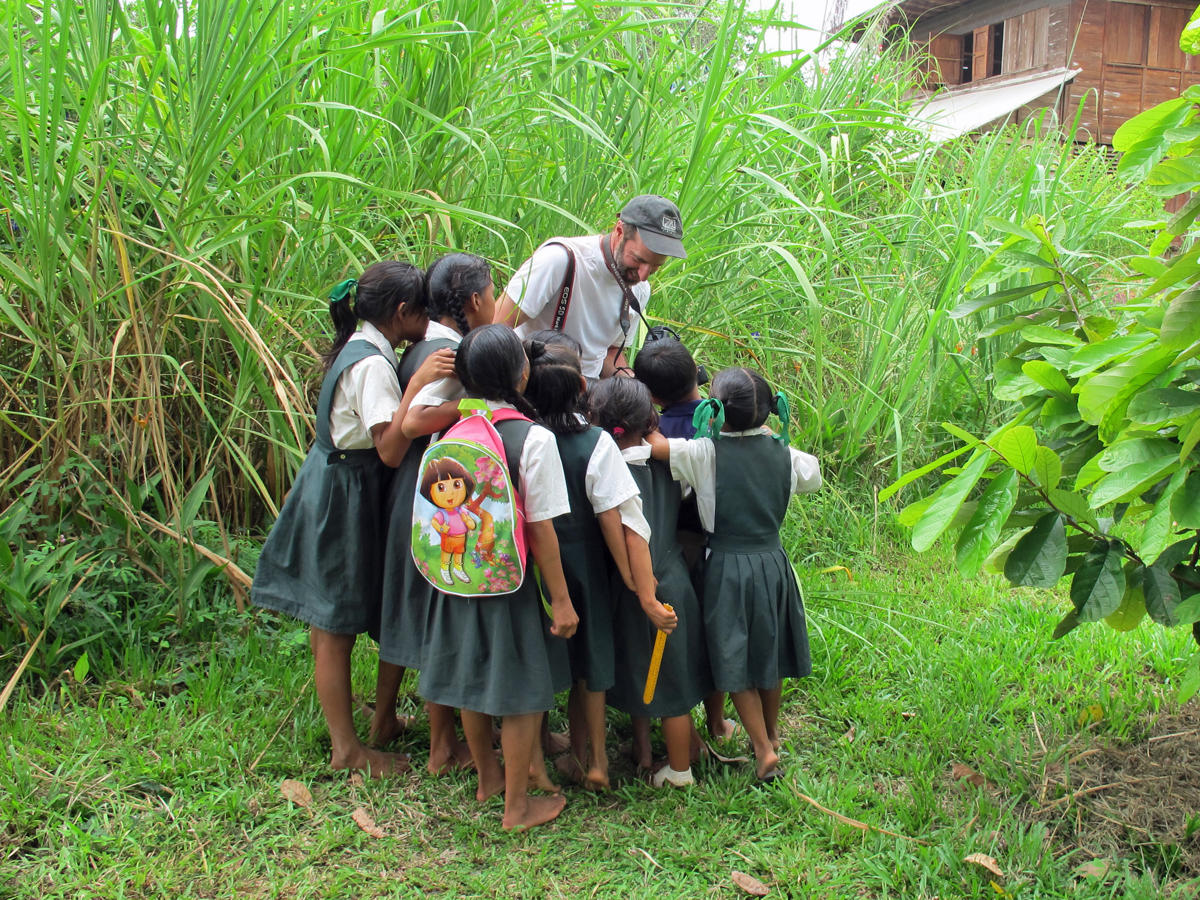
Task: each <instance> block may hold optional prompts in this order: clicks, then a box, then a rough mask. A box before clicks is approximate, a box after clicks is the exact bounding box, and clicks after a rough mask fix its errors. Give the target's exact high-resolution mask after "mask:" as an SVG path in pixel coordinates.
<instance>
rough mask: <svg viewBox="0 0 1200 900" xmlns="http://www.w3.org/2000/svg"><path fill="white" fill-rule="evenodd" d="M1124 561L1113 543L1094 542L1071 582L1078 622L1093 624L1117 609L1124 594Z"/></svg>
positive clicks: (1072, 599)
mask: <svg viewBox="0 0 1200 900" xmlns="http://www.w3.org/2000/svg"><path fill="white" fill-rule="evenodd" d="M1123 563H1124V559H1123V558H1122V556H1121V551H1120V549H1119V546H1118V545H1117V544H1116V543H1115V542H1113V541H1098V542H1097V543H1096V545H1095V546H1094V547H1093V548H1092V549H1091V550H1089V551H1088V553H1087V555H1086V556H1085V557H1084V558H1083V565H1082V566H1080V567H1079V571H1078V572H1076V573H1075V577H1074V578H1073V579H1071V602H1072V603H1074V604H1075V611H1076V612H1078V613H1079V620H1080V621H1081V622H1097V621H1099V620H1100V619H1103V618H1104V617H1105V616H1107V615H1109V614H1110V613H1112V612H1114V611H1115V610H1116V608H1117V607H1118V606H1120V605H1121V597H1122V596H1124V594H1125V571H1124V569H1123V568H1122V564H1123Z"/></svg>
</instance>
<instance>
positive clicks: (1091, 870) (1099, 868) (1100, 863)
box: [1075, 859, 1113, 878]
mask: <svg viewBox="0 0 1200 900" xmlns="http://www.w3.org/2000/svg"><path fill="white" fill-rule="evenodd" d="M1112 867H1113V863H1112V860H1111V859H1093V860H1091V861H1090V862H1085V863H1082V864H1080V865H1078V866H1076V867H1075V877H1076V878H1104V877H1105V876H1107V875H1108V873H1109V872H1111V871H1112Z"/></svg>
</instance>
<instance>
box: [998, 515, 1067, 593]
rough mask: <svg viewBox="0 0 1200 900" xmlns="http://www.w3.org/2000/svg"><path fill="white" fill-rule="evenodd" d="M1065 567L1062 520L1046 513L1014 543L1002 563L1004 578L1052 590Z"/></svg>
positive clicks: (1060, 517)
mask: <svg viewBox="0 0 1200 900" xmlns="http://www.w3.org/2000/svg"><path fill="white" fill-rule="evenodd" d="M1066 567H1067V532H1066V529H1065V528H1064V527H1063V520H1062V516H1060V515H1059V514H1058V513H1057V512H1048V513H1046V514H1045V515H1044V516H1042V517H1041V518H1040V519H1038V520H1037V524H1035V525H1034V526H1033V528H1032V529H1030V531H1029V533H1028V534H1026V535H1025V536H1024V537H1022V538H1021V539H1020V540H1019V541H1017V545H1016V546H1015V547H1013V549H1012V553H1010V554H1009V556H1008V560H1007V561H1006V562H1005V563H1004V577H1005V578H1007V579H1008V580H1009V581H1011V582H1012V583H1013V584H1023V585H1026V586H1028V587H1041V588H1048V587H1054V585H1055V584H1056V583H1057V582H1058V579H1060V578H1062V576H1063V572H1065V571H1066Z"/></svg>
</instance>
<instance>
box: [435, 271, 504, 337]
mask: <svg viewBox="0 0 1200 900" xmlns="http://www.w3.org/2000/svg"><path fill="white" fill-rule="evenodd" d="M426 278H427V280H428V283H429V317H430V318H431V319H440V318H441V317H442V316H450V317H451V318H452V319H454V322H455V324H456V325H458V330H459V331H460V332H462V333H463V334H466V333H467V332H468V331H470V326H469V325H468V324H467V314H466V311H465V307H466V304H467V301H468V300H470V299H471V295H472V294H482V293H483V292H484V291H486V290H487V286H488V285H489V284H491V283H492V267H491V265H490V264H489V263H488V261H487V260H486V259H484V258H483V257H481V256H476V255H475V254H473V253H447V254H446V255H445V256H443V257H440V258H439V259H437V260H435V261H434V263H433V265H431V266H430V267H429V271H428V272H427V273H426Z"/></svg>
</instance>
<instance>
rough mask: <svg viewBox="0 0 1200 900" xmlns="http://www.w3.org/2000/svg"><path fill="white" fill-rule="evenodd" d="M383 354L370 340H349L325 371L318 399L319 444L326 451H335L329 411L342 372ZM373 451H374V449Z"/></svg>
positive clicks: (331, 407)
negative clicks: (330, 432) (330, 430)
mask: <svg viewBox="0 0 1200 900" xmlns="http://www.w3.org/2000/svg"><path fill="white" fill-rule="evenodd" d="M375 355H379V356H383V351H382V350H380V349H379V348H378V347H376V346H375V345H374V344H372V343H371V342H370V341H347V342H346V346H345V347H343V348H342V350H341V352H340V353H339V354H338V355H337V359H335V360H334V361H333V365H332V366H330V367H329V371H328V372H327V373H325V381H324V382H322V384H321V396H320V398H319V399H318V400H317V445H318V446H319V447H320V448H321V449H322V450H324V451H325V452H326V453H333V452H334V451H335V450H337V448H336V447H335V446H333V438H332V437H331V436H330V434H329V413H330V411H331V410H332V409H333V391H334V388H336V387H337V383H338V379H339V378H341V377H342V373H343V372H345V371H346V370H347V369H348V368H350V367H351V366H352V365H354V364H355V363H358V362H362V361H363V360H364V359H367V358H368V357H371V356H375ZM372 452H373V451H372Z"/></svg>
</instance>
